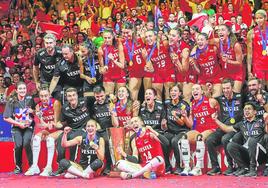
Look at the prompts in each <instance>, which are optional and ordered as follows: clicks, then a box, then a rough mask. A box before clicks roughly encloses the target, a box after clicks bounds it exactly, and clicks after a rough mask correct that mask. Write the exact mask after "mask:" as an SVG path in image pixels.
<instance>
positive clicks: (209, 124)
mask: <svg viewBox="0 0 268 188" xmlns="http://www.w3.org/2000/svg"><path fill="white" fill-rule="evenodd" d="M215 112H216V109H215V108H212V107H211V106H210V104H209V98H207V97H205V96H203V98H202V99H201V100H200V101H195V100H193V101H192V113H193V117H194V126H193V129H195V130H197V131H198V132H200V133H201V132H204V131H206V130H210V129H216V128H217V125H216V124H215V121H214V120H213V119H212V117H211V115H212V114H213V113H215Z"/></svg>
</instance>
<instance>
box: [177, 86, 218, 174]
mask: <svg viewBox="0 0 268 188" xmlns="http://www.w3.org/2000/svg"><path fill="white" fill-rule="evenodd" d="M192 95H193V101H192V110H191V115H190V117H189V118H188V116H186V115H185V114H186V113H185V112H184V113H183V111H182V116H183V118H184V119H185V120H184V121H188V124H191V125H192V130H191V131H188V132H187V133H186V135H184V136H182V138H181V139H180V143H181V149H182V160H183V162H184V166H185V168H184V170H183V172H182V173H181V175H183V176H187V175H190V176H200V175H202V171H201V168H202V166H203V162H204V154H205V143H204V141H206V139H207V138H208V136H209V135H210V134H211V133H213V132H214V131H215V130H216V128H217V125H216V124H215V122H214V120H213V119H212V117H211V116H212V114H214V113H216V112H218V111H219V106H218V102H217V101H216V100H215V99H214V98H207V97H206V96H204V91H203V90H202V87H201V85H199V84H195V85H194V86H193V88H192ZM189 143H196V165H195V167H194V168H193V169H192V170H191V169H190V144H189Z"/></svg>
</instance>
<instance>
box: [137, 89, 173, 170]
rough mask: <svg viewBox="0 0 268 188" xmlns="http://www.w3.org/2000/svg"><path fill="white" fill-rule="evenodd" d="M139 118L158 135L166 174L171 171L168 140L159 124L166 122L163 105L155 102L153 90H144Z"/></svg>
mask: <svg viewBox="0 0 268 188" xmlns="http://www.w3.org/2000/svg"><path fill="white" fill-rule="evenodd" d="M139 116H140V117H141V119H142V120H143V122H144V124H145V125H146V126H151V127H152V128H153V130H155V131H156V132H158V133H159V135H158V138H159V140H160V141H161V146H162V150H163V153H164V157H165V164H166V172H169V171H170V170H171V165H170V161H169V153H170V152H169V150H170V149H169V145H170V144H169V140H168V139H167V138H166V137H165V136H164V131H163V130H162V128H161V124H162V123H164V122H166V111H165V108H164V105H163V104H162V103H161V102H159V101H157V100H156V91H155V90H154V89H153V88H149V89H146V90H145V94H144V102H143V104H142V105H141V108H140V112H139Z"/></svg>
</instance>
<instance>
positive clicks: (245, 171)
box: [235, 168, 248, 176]
mask: <svg viewBox="0 0 268 188" xmlns="http://www.w3.org/2000/svg"><path fill="white" fill-rule="evenodd" d="M247 173H248V168H241V169H240V170H239V171H238V172H237V173H236V174H235V176H244V175H245V174H247Z"/></svg>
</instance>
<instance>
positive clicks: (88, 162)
mask: <svg viewBox="0 0 268 188" xmlns="http://www.w3.org/2000/svg"><path fill="white" fill-rule="evenodd" d="M87 158H88V160H87V164H90V161H91V155H88V156H87Z"/></svg>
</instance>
